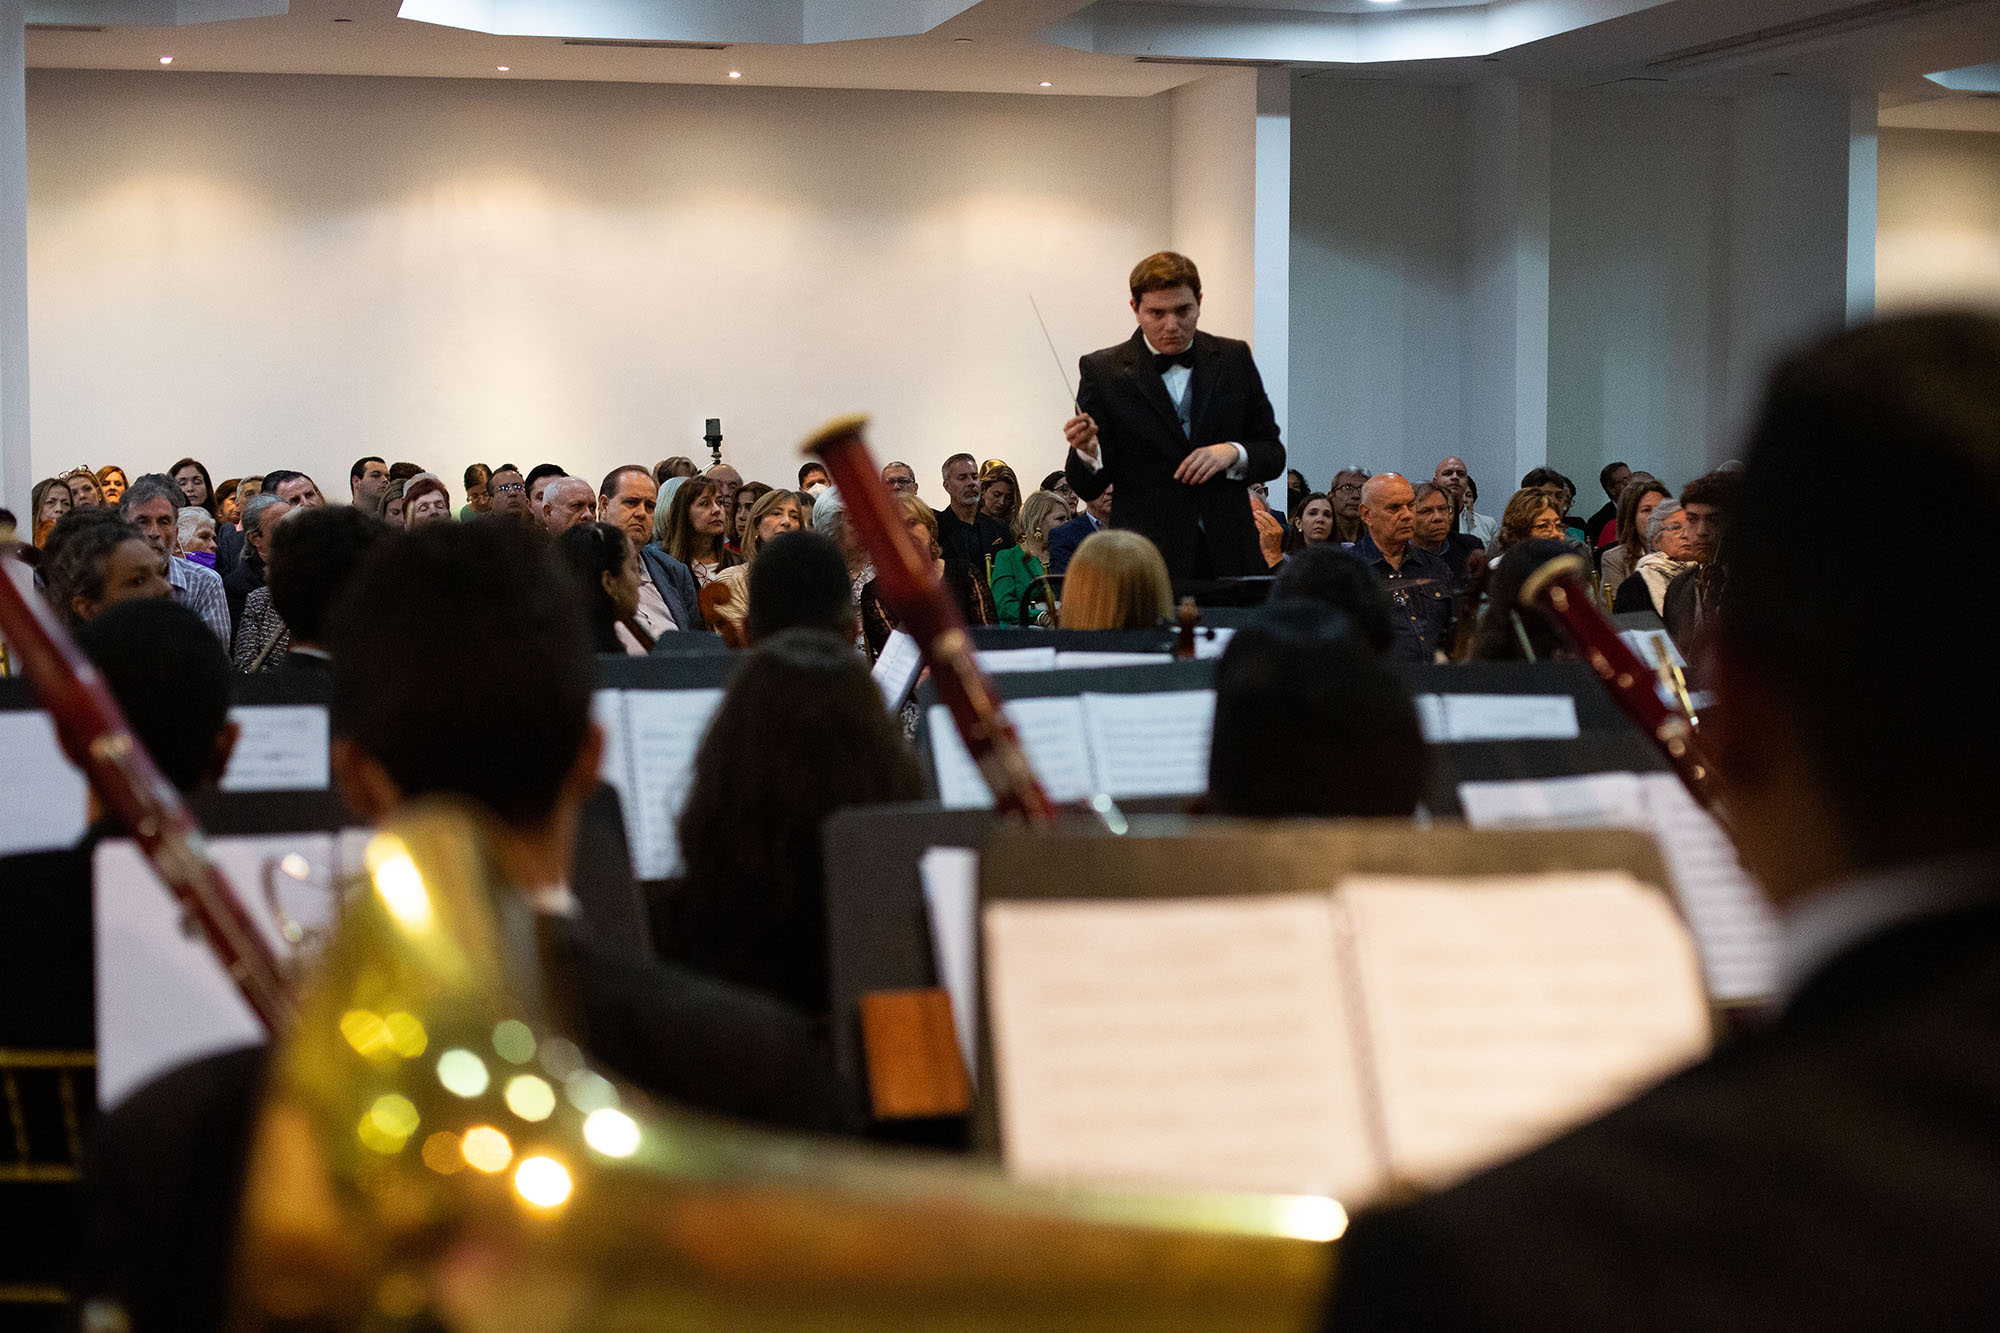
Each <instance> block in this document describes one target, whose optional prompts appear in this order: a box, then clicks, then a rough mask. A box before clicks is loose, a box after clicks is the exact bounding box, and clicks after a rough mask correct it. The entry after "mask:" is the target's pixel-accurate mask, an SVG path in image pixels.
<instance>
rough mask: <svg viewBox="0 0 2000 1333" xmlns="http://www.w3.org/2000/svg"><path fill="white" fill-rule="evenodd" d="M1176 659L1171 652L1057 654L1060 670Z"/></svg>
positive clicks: (1153, 663)
mask: <svg viewBox="0 0 2000 1333" xmlns="http://www.w3.org/2000/svg"><path fill="white" fill-rule="evenodd" d="M1173 660H1174V655H1173V654H1172V653H1169V652H1157V653H1112V652H1098V651H1095V650H1091V649H1077V650H1072V651H1069V652H1059V653H1057V654H1056V669H1057V670H1058V671H1074V670H1079V669H1090V668H1098V667H1128V666H1165V665H1166V664H1167V663H1169V662H1171V661H1173Z"/></svg>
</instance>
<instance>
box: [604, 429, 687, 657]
mask: <svg viewBox="0 0 2000 1333" xmlns="http://www.w3.org/2000/svg"><path fill="white" fill-rule="evenodd" d="M659 495H660V489H659V487H658V486H656V485H654V484H653V477H652V474H651V473H649V472H648V471H646V469H645V468H643V467H640V466H639V465H638V464H637V463H628V464H626V465H625V466H624V467H618V468H613V469H612V470H611V471H610V472H608V473H606V474H605V477H604V481H603V483H602V484H601V485H599V486H598V488H597V514H598V517H599V518H600V519H601V520H603V521H604V522H606V523H609V524H611V525H612V526H613V527H615V528H620V529H622V530H623V531H624V533H625V535H626V536H627V537H629V538H631V540H632V544H633V545H634V546H638V547H640V548H641V550H640V552H639V566H640V571H641V573H642V574H643V575H644V577H643V578H641V579H640V581H639V612H638V614H637V615H636V616H634V617H633V619H635V620H636V621H637V622H638V624H639V627H640V628H641V629H643V630H645V632H646V633H647V634H648V635H649V636H651V637H652V638H653V639H654V640H655V641H657V640H658V639H659V637H660V636H661V635H662V634H667V633H670V632H673V631H676V630H690V631H692V630H698V629H700V628H702V619H701V603H700V596H701V594H700V591H699V590H698V589H697V588H696V587H695V584H694V575H693V574H691V573H689V572H688V567H687V566H686V565H684V564H682V563H681V562H680V561H678V560H676V559H674V557H672V556H671V555H668V554H667V553H666V552H665V551H662V550H660V549H659V548H658V547H656V546H647V545H646V543H647V542H649V541H651V540H652V536H653V518H654V513H655V511H656V508H657V506H658V502H659ZM618 637H619V640H620V641H621V642H623V643H624V644H625V647H626V650H627V651H628V652H629V651H631V649H632V648H634V647H635V646H638V645H639V640H638V639H637V638H635V637H633V635H632V632H631V631H630V630H627V629H626V628H625V627H624V626H622V625H621V626H620V627H619V630H618ZM640 651H641V652H644V651H645V649H644V648H643V647H642V648H640Z"/></svg>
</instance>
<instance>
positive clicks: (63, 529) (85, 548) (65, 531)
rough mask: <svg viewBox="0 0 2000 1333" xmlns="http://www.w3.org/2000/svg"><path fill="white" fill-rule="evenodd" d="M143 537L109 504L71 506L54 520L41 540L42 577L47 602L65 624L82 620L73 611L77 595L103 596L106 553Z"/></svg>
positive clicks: (97, 599) (73, 624) (87, 598)
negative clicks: (46, 535) (45, 537)
mask: <svg viewBox="0 0 2000 1333" xmlns="http://www.w3.org/2000/svg"><path fill="white" fill-rule="evenodd" d="M144 540H145V538H144V537H141V536H140V535H139V530H138V529H137V528H135V527H133V526H132V525H131V524H130V523H127V522H126V521H125V520H124V519H123V518H121V517H119V514H118V511H117V510H116V509H113V508H111V507H110V506H109V505H97V506H95V507H93V508H90V509H72V510H70V511H69V512H68V513H67V514H64V515H63V516H62V517H61V518H60V519H58V520H56V525H55V526H54V527H53V528H51V529H49V536H48V540H47V541H45V542H43V543H42V579H43V582H44V584H45V585H46V587H45V591H46V593H47V594H48V600H49V605H50V606H52V607H54V608H55V611H56V614H57V615H58V616H60V617H61V618H62V620H63V622H64V623H65V624H67V625H68V626H69V627H70V628H72V629H74V628H76V627H77V626H78V625H80V624H82V623H83V621H82V619H81V618H80V617H79V616H78V615H77V613H76V599H77V598H79V597H81V598H83V599H84V600H85V601H87V602H100V601H102V600H103V599H104V592H105V577H106V570H105V568H104V562H105V559H106V557H108V556H109V555H110V554H111V553H112V552H113V551H115V550H117V549H118V548H119V547H120V546H123V545H124V544H125V543H126V542H131V541H144Z"/></svg>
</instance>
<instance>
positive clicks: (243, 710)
mask: <svg viewBox="0 0 2000 1333" xmlns="http://www.w3.org/2000/svg"><path fill="white" fill-rule="evenodd" d="M229 720H230V721H231V722H234V723H235V724H236V726H237V735H236V748H235V749H234V750H232V751H230V753H229V766H228V767H227V768H225V769H224V770H223V771H222V780H221V782H220V783H218V784H217V785H218V786H220V787H221V789H222V790H223V791H230V792H236V791H325V790H326V788H327V781H328V778H327V770H328V755H329V753H330V750H331V736H330V734H329V731H330V728H329V726H328V722H327V709H326V705H325V704H238V705H236V706H235V707H234V708H231V709H230V710H229Z"/></svg>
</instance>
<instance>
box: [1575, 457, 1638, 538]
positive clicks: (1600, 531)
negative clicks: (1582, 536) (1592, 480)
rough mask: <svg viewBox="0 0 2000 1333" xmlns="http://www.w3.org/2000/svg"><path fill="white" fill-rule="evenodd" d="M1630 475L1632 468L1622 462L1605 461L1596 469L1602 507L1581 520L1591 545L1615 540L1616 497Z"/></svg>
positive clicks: (1621, 491) (1620, 492)
mask: <svg viewBox="0 0 2000 1333" xmlns="http://www.w3.org/2000/svg"><path fill="white" fill-rule="evenodd" d="M1632 477H1633V472H1632V469H1631V468H1629V467H1627V466H1626V465H1625V464H1623V463H1606V464H1605V465H1604V466H1603V467H1602V468H1601V469H1599V470H1598V473H1597V484H1598V485H1600V486H1602V487H1603V488H1604V495H1605V500H1604V507H1603V508H1602V509H1600V510H1598V511H1597V512H1596V513H1594V514H1592V515H1591V516H1590V517H1589V518H1587V519H1585V520H1584V521H1583V529H1584V531H1585V532H1586V533H1588V534H1589V536H1588V538H1587V540H1588V541H1589V543H1590V545H1591V546H1593V547H1596V546H1607V545H1609V544H1610V543H1611V542H1613V541H1615V540H1617V533H1616V530H1615V525H1616V524H1617V522H1618V499H1619V497H1620V496H1622V495H1624V494H1625V487H1626V484H1627V483H1629V482H1630V481H1631V480H1632Z"/></svg>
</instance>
